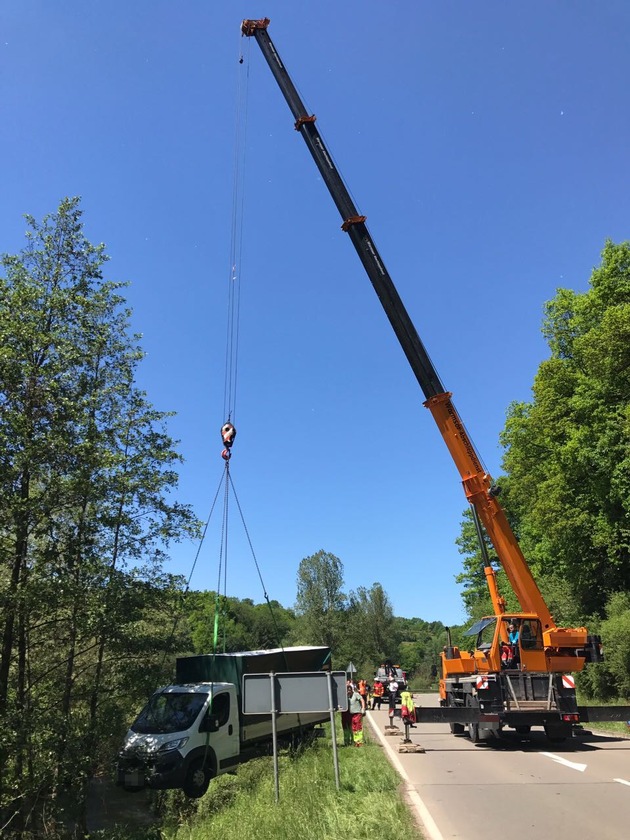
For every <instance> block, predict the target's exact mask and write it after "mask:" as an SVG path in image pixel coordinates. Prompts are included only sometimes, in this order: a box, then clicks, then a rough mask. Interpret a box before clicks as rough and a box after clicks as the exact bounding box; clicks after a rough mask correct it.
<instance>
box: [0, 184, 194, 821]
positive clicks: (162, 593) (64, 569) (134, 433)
mask: <svg viewBox="0 0 630 840" xmlns="http://www.w3.org/2000/svg"><path fill="white" fill-rule="evenodd" d="M81 216H82V213H81V210H80V207H79V200H78V199H76V198H74V199H65V200H63V201H62V202H61V204H60V205H59V208H58V210H57V212H56V213H54V214H52V215H49V216H46V217H45V218H44V219H43V221H42V222H41V223H38V222H37V221H36V220H35V219H33V218H32V217H27V222H28V226H29V230H28V232H27V246H26V248H25V249H24V250H23V251H22V252H21V253H20V254H18V255H15V256H10V255H5V256H4V257H3V258H2V265H3V267H4V269H5V271H6V276H5V277H2V278H0V467H1V469H0V491H1V492H0V546H1V547H2V553H1V554H0V600H1V604H2V619H1V625H0V633H1V645H0V725H1V726H2V731H3V738H2V741H1V745H0V774H1V775H0V824H2V825H4V824H5V823H6V824H8V825H10V827H11V829H12V830H14V831H16V832H19V831H21V830H23V829H25V828H30V827H34V830H37V826H38V823H37V820H38V817H39V814H40V813H41V812H42V811H43V808H44V803H46V809H47V812H48V814H49V815H50V818H51V819H54V817H55V812H56V808H57V807H59V808H60V807H61V806H60V805H59V806H57V805H56V803H58V802H59V797H60V794H61V792H62V791H66V792H67V790H68V789H70V790H71V792H72V793H73V794H74V805H75V806H76V807H75V817H78V818H79V821H80V819H81V812H82V808H83V805H84V802H85V790H86V782H87V780H88V779H89V777H90V775H91V774H92V773H93V772H94V769H95V766H96V760H97V757H98V754H99V746H100V742H101V739H102V738H103V734H104V732H106V731H107V732H109V733H111V732H112V729H111V719H112V714H114V713H116V712H118V713H119V712H120V708H121V703H123V704H124V705H125V707H126V704H128V703H129V699H130V698H129V695H127V696H125V697H124V699H123V698H121V696H120V694H118V691H119V690H120V691H124V690H128V689H129V688H130V686H129V685H128V684H126V683H125V680H126V679H127V678H128V676H129V675H131V674H136V675H137V674H138V673H139V670H140V667H139V666H140V665H141V666H142V671H143V673H144V675H145V676H144V677H143V678H142V679H140V680H139V684H140V685H142V686H143V687H144V683H145V681H146V675H148V674H151V676H152V677H153V678H155V676H156V674H157V669H158V668H159V656H160V655H161V653H162V652H163V651H165V650H167V649H168V648H169V646H172V644H173V640H172V639H170V638H169V637H168V635H167V631H166V630H165V629H164V628H165V627H167V626H168V624H169V623H170V622H166V621H165V620H164V617H165V615H169V614H170V613H172V609H173V603H174V593H175V591H176V590H177V589H178V587H179V582H178V581H177V580H175V579H173V578H172V576H168V575H164V574H163V572H162V569H161V567H162V563H163V561H164V560H165V559H166V548H167V547H168V544H169V542H170V541H171V540H176V539H180V538H182V537H183V536H188V535H191V534H193V533H195V532H196V530H197V527H198V524H197V521H196V519H195V518H194V517H193V515H192V513H191V512H190V510H189V509H188V508H187V507H185V506H182V505H181V504H179V503H177V502H174V501H171V494H172V491H173V490H174V488H175V487H176V484H177V474H176V472H175V470H174V466H175V465H176V464H177V463H178V461H179V460H180V458H179V456H178V454H177V452H176V451H175V448H174V443H173V441H172V440H171V438H170V437H169V435H168V433H167V431H166V428H165V423H166V420H167V418H168V416H169V415H168V414H166V413H164V412H160V411H157V410H156V409H154V408H153V407H152V406H151V404H150V403H149V402H148V400H147V398H146V395H145V394H144V393H143V392H141V391H139V390H138V389H137V387H136V386H135V384H134V377H135V372H136V368H137V365H138V363H139V362H140V361H141V359H142V351H141V350H140V348H139V347H138V346H137V337H135V336H133V335H131V334H130V332H129V315H130V313H129V311H128V310H127V309H125V308H124V300H123V298H122V296H121V295H120V292H119V290H120V289H121V288H122V284H119V283H115V282H111V281H106V280H104V278H103V266H104V264H105V263H106V261H107V256H106V254H105V250H104V246H103V245H97V246H94V245H92V244H91V243H90V242H89V241H88V240H87V239H86V238H85V236H84V234H83V227H82V221H81ZM158 616H159V622H158V621H157V619H158ZM150 619H155V620H156V623H155V624H154V625H152V626H148V624H147V621H148V620H150ZM147 666H151V667H147ZM133 697H134V699H135V697H137V687H136V689H135V690H134V691H133ZM119 716H120V715H119ZM69 802H70V804H72V802H73V799H72V798H70V800H69ZM65 804H66V805H67V804H68V801H66V803H65Z"/></svg>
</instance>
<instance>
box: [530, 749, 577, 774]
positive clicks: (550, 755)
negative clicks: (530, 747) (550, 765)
mask: <svg viewBox="0 0 630 840" xmlns="http://www.w3.org/2000/svg"><path fill="white" fill-rule="evenodd" d="M540 754H541V755H546V756H547V758H550V759H551V760H552V761H555V762H557V763H558V764H563V765H564V766H565V767H570V768H571V770H579V771H580V773H583V772H584V771H585V770H586V768H587V767H588V765H587V764H578V763H577V762H575V761H569V760H568V759H566V758H562V756H561V755H554V753H548V752H544V753H540Z"/></svg>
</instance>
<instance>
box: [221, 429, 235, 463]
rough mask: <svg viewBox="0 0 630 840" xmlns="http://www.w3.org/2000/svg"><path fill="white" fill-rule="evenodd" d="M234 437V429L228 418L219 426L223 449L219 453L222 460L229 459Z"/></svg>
mask: <svg viewBox="0 0 630 840" xmlns="http://www.w3.org/2000/svg"><path fill="white" fill-rule="evenodd" d="M235 437H236V429H235V428H234V426H233V425H232V424H231V423H230V421H229V420H228V421H227V422H225V423H224V424H223V425H222V426H221V439H222V440H223V445H224V446H225V449H224V450H223V452H222V453H221V457H222V458H223V460H224V461H229V460H230V457H231V455H232V453H231V451H230V450H231V449H232V444H233V443H234V438H235Z"/></svg>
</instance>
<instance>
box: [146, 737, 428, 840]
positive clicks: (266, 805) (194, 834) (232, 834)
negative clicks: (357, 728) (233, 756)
mask: <svg viewBox="0 0 630 840" xmlns="http://www.w3.org/2000/svg"><path fill="white" fill-rule="evenodd" d="M366 729H367V727H366ZM365 734H366V743H365V745H364V747H363V748H362V749H355V748H354V747H341V746H340V747H339V752H338V754H339V776H340V788H341V789H340V790H339V791H337V789H336V786H335V773H334V765H333V753H332V744H331V740H330V726H328V727H326V734H325V737H323V738H319V739H317V740H315V741H314V742H313V743H312V744H310V745H309V746H307V747H305V748H303V749H299V750H297V751H294V752H288V751H284V752H281V753H280V756H279V774H278V776H279V801H278V803H276V802H275V789H274V778H273V758H272V757H271V756H269V757H265V758H259V759H255V760H253V761H250V762H248V763H247V764H243V765H242V766H241V767H240V768H239V769H238V771H237V773H236V774H235V775H233V776H221V777H219V778H218V779H215V780H214V781H213V782H212V784H211V785H210V789H209V791H208V793H207V794H206V795H205V796H204V797H203V798H201V799H199V800H196V801H194V802H191V801H190V800H186V799H185V797H183V795H181V794H180V793H179V792H171V793H170V794H169V796H168V803H167V810H168V815H167V816H166V818H165V822H164V824H163V825H162V828H161V835H162V838H164V840H210V838H215V837H219V836H220V837H221V838H222V840H237V838H238V840H242V838H243V837H244V836H248V837H255V838H256V840H284V838H287V840H288V838H291V840H294V838H295V837H300V840H321V838H323V837H341V836H343V835H351V836H352V837H353V838H355V839H356V840H362V839H363V838H365V840H368V838H370V840H373V838H374V837H376V836H380V835H382V834H383V833H384V834H385V835H386V836H387V838H388V840H403V838H404V840H421V838H422V834H421V833H420V831H419V829H418V828H417V826H416V824H415V823H414V820H413V817H412V815H411V812H410V811H409V809H408V807H407V806H406V805H405V803H404V801H403V797H402V791H401V781H400V777H399V776H398V774H397V773H396V772H395V771H394V769H393V768H392V766H391V765H390V764H389V762H388V760H387V758H386V756H385V754H384V752H383V750H382V748H381V747H380V745H379V744H377V743H376V742H370V740H369V732H368V731H366V733H365ZM342 740H343V738H342V736H341V732H340V730H339V732H338V737H337V742H338V743H340V742H342Z"/></svg>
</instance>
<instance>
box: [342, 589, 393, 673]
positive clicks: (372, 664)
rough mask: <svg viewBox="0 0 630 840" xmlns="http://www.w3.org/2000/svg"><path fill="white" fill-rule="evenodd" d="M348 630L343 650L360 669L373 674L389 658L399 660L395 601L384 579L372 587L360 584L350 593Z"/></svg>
mask: <svg viewBox="0 0 630 840" xmlns="http://www.w3.org/2000/svg"><path fill="white" fill-rule="evenodd" d="M345 624H346V633H345V636H344V640H343V645H342V648H341V650H340V653H343V655H344V656H346V655H347V658H348V659H350V658H352V660H353V661H354V662H355V663H356V664H357V665H358V667H359V670H360V673H361V674H363V675H365V676H367V675H370V676H371V675H372V673H373V672H374V670H375V669H376V668H378V666H379V665H380V664H381V662H384V661H385V660H386V659H396V661H398V643H399V635H398V633H397V631H396V626H395V621H394V612H393V609H392V605H391V601H390V600H389V598H388V596H387V593H386V592H385V590H384V589H383V587H382V586H381V584H380V583H374V584H372V586H371V588H370V589H366V588H365V587H364V586H359V587H358V589H357V590H356V591H353V592H351V593H350V597H349V605H348V609H347V619H346V622H345Z"/></svg>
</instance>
